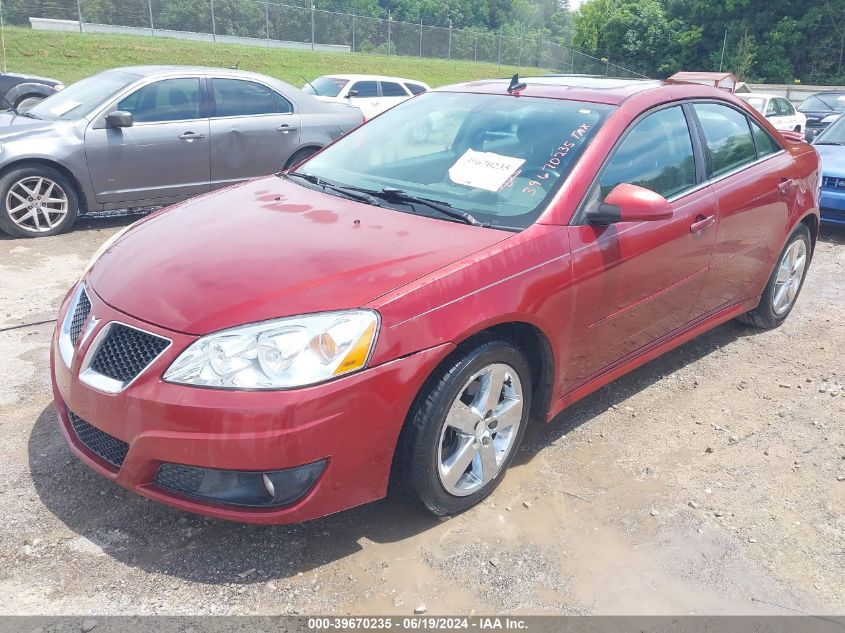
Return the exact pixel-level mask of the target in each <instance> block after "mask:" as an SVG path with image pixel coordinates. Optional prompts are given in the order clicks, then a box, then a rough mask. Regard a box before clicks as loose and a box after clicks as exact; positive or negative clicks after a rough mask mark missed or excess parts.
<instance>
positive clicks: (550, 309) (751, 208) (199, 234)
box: [52, 77, 820, 523]
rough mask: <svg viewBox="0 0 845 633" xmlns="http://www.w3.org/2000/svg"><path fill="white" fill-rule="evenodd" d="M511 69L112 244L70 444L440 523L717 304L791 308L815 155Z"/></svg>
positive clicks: (813, 192) (201, 491) (640, 87)
mask: <svg viewBox="0 0 845 633" xmlns="http://www.w3.org/2000/svg"><path fill="white" fill-rule="evenodd" d="M524 81H525V83H524V84H523V85H518V84H517V82H516V81H513V82H510V83H509V82H508V81H499V80H496V81H479V82H473V83H467V84H462V85H457V86H452V87H449V88H445V89H442V90H438V91H434V92H431V93H427V94H424V95H421V96H419V97H417V98H415V99H412V100H410V101H408V102H407V103H405V104H403V105H401V106H398V107H396V108H394V109H392V110H389V111H388V112H386V113H384V114H383V115H381V116H379V117H376V118H375V119H373V120H372V121H370V122H369V123H367V124H366V125H364V126H362V127H360V128H358V129H357V130H355V131H353V132H352V133H350V134H348V135H347V136H345V137H344V138H342V139H340V140H339V141H337V142H336V143H335V144H333V145H331V146H329V147H327V148H326V149H324V150H323V151H322V152H320V153H319V154H317V155H315V156H314V157H312V158H311V159H309V160H307V161H306V162H305V163H304V164H301V165H299V166H298V167H297V168H296V169H295V171H291V172H289V173H285V174H280V175H278V176H271V177H267V178H262V179H259V180H254V181H251V182H248V183H246V184H242V185H240V186H235V187H231V188H228V189H226V190H223V191H219V192H216V193H212V194H209V195H205V196H202V197H199V198H195V199H192V200H190V201H188V202H185V203H182V204H180V205H177V206H175V207H171V208H170V209H166V210H164V211H162V212H159V213H156V214H154V215H151V216H150V217H148V218H147V219H145V220H143V221H141V222H138V223H137V224H135V225H134V226H132V227H130V228H128V229H127V230H125V231H124V232H122V233H120V234H118V235H116V236H115V237H114V238H113V239H112V240H110V241H109V242H107V243H106V244H105V245H104V246H103V247H102V248H101V250H100V252H99V253H98V254H97V255H96V256H95V257H94V259H93V260H92V263H91V264H90V265H89V268H88V269H87V271H86V273H85V274H84V276H83V277H82V279H81V280H80V282H79V283H78V284H77V285H76V286H75V287H74V288H73V289H72V290H71V292H70V293H69V294H68V296H67V298H66V299H65V301H64V302H63V304H62V306H61V312H60V315H59V321H58V327H57V329H56V332H55V336H54V339H53V347H52V349H53V360H52V372H53V385H54V392H55V399H56V409H57V412H58V417H59V422H60V425H61V429H62V431H63V433H64V435H65V437H66V438H67V441H68V442H69V444H70V446H71V448H72V450H73V451H74V453H76V455H78V456H79V458H80V459H82V460H83V461H84V462H85V463H86V464H88V465H89V466H90V467H91V468H93V469H94V470H96V471H97V472H99V473H100V474H102V475H103V476H104V477H107V478H109V479H111V480H113V481H115V482H117V483H118V484H120V485H122V486H125V487H126V488H129V489H130V490H134V491H135V492H137V493H139V494H141V495H144V496H145V497H149V498H150V499H154V500H156V501H160V502H162V503H167V504H170V505H173V506H176V507H179V508H183V509H185V510H189V511H192V512H199V513H202V514H207V515H211V516H216V517H222V518H225V519H233V520H238V521H251V522H262V523H289V522H295V521H302V520H306V519H312V518H314V517H319V516H322V515H325V514H328V513H331V512H336V511H338V510H343V509H345V508H350V507H352V506H356V505H358V504H362V503H366V502H368V501H372V500H374V499H378V498H380V497H382V496H384V495H385V494H386V491H387V487H388V481H395V482H396V484H397V485H398V486H399V487H401V489H403V490H404V491H405V492H406V493H407V494H408V495H409V496H410V497H411V498H412V499H414V500H415V501H416V502H418V503H420V504H422V505H423V506H424V507H426V508H428V509H429V510H430V511H431V512H434V513H436V514H449V513H455V512H460V511H462V510H464V509H466V508H469V507H470V506H472V505H473V504H476V503H478V502H479V501H480V500H481V499H483V498H484V497H485V496H486V495H488V494H490V492H491V491H492V490H493V489H494V488H495V487H496V485H497V484H498V483H499V481H500V480H501V479H502V477H503V476H504V473H505V470H506V469H507V467H508V465H509V464H510V462H511V460H512V459H513V457H514V453H515V452H516V450H517V448H518V447H519V444H520V441H521V440H522V437H523V434H524V432H525V429H526V426H527V425H528V424H529V423H530V421H533V420H541V421H546V420H551V419H552V418H553V417H554V416H555V415H556V414H558V413H559V412H560V411H561V410H563V409H564V408H565V407H566V406H567V405H569V404H571V403H572V402H574V401H575V400H577V399H578V398H581V397H582V396H584V395H585V394H587V393H589V392H591V391H594V390H595V389H597V388H599V387H601V386H602V385H604V384H606V383H608V382H609V381H611V380H613V379H615V378H617V377H619V376H621V375H622V374H624V373H625V372H627V371H629V370H631V369H632V368H634V367H636V366H638V365H641V364H643V363H645V362H646V361H648V360H650V359H652V358H654V357H656V356H658V355H659V354H661V353H663V352H665V351H667V350H669V349H671V348H673V347H675V346H677V345H679V344H681V343H683V342H684V341H688V340H689V339H691V338H693V337H694V336H696V335H698V334H701V333H702V332H704V331H706V330H709V329H710V328H713V327H715V326H716V325H718V324H720V323H723V322H725V321H727V320H728V319H732V318H737V317H738V318H740V319H741V320H743V321H745V322H747V323H749V324H752V325H754V326H758V327H762V328H771V327H775V326H777V325H779V324H780V323H781V322H782V321H783V320H784V319H785V318H786V317H787V315H788V314H789V312H790V310H791V309H792V307H793V306H794V304H795V300H796V298H797V296H798V293H799V291H800V290H801V285H802V283H803V280H804V276H805V273H806V271H807V267H808V264H809V262H810V259H811V256H812V253H813V246H814V244H815V240H816V233H817V228H818V223H819V217H818V195H819V179H820V175H819V159H818V156H817V155H816V152H815V150H814V149H813V148H812V147H810V146H809V145H807V144H806V143H803V142H800V141H798V140H796V139H794V138H793V137H792V136H790V135H787V136H786V137H785V136H783V135H781V134H780V133H778V132H777V131H775V129H774V128H773V127H772V126H771V125H770V124H769V123H768V122H767V121H766V120H765V119H764V118H762V117H761V116H760V115H759V114H758V113H757V112H756V111H754V110H752V109H751V108H749V107H748V106H747V105H746V104H745V103H743V102H742V101H739V100H738V99H736V98H734V97H733V96H732V95H730V94H728V93H726V92H723V91H719V90H715V89H712V88H707V87H704V86H698V85H685V84H671V83H661V82H656V81H630V80H612V79H606V78H584V77H580V78H578V77H573V78H566V77H541V78H534V79H526V80H524Z"/></svg>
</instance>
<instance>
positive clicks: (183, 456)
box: [51, 289, 454, 523]
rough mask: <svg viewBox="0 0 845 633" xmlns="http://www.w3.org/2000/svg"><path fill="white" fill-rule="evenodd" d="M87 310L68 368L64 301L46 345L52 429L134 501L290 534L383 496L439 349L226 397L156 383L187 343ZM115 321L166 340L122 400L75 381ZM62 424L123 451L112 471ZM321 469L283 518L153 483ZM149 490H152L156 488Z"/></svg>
mask: <svg viewBox="0 0 845 633" xmlns="http://www.w3.org/2000/svg"><path fill="white" fill-rule="evenodd" d="M88 296H89V299H90V301H91V304H92V308H91V316H89V318H88V320H87V322H86V323H87V324H90V323H91V322H92V317H93V318H94V319H95V320H94V321H93V322H94V323H95V325H94V326H93V327H91V328H90V330H88V329H87V328H88V325H87V324H86V327H85V328H83V332H85V334H83V336H82V337H81V339H82V340H81V342H80V344H79V346H78V348H77V350H76V351H75V353H74V355H73V359H72V362H71V363H70V367H68V366H67V365H66V364H65V362H64V361H63V359H62V356H61V354H60V352H59V349H58V344H59V335H58V334H59V330H60V328H61V323H62V322H63V320H64V316H65V312H66V310H67V308H68V302H69V298H70V295H69V296H68V299H66V300H65V302H64V304H63V306H62V309H61V312H60V315H59V327H58V328H57V330H56V333H55V334H54V336H53V345H52V354H51V368H52V379H53V393H54V396H55V400H56V411H57V415H58V419H59V425H60V427H61V430H62V432H63V434H64V436H65V439H66V440H67V442H68V444H69V445H70V447H71V450H72V451H73V452H74V453H75V454H76V455H77V456H78V457H79V458H80V459H81V460H82V461H83V462H84V463H86V464H87V465H88V466H90V467H91V468H92V469H94V470H95V471H97V472H98V473H100V474H101V475H103V476H104V477H106V478H108V479H111V480H112V481H114V482H116V483H118V484H119V485H121V486H123V487H125V488H128V489H129V490H132V491H134V492H137V493H138V494H140V495H143V496H145V497H148V498H150V499H153V500H155V501H159V502H162V503H166V504H168V505H171V506H175V507H178V508H181V509H184V510H188V511H191V512H196V513H199V514H205V515H209V516H214V517H218V518H223V519H230V520H235V521H244V522H254V523H295V522H299V521H305V520H308V519H313V518H316V517H320V516H324V515H326V514H331V513H333V512H337V511H340V510H344V509H347V508H351V507H354V506H356V505H360V504H362V503H366V502H368V501H372V500H375V499H379V498H381V497H383V496H384V495H385V493H386V490H387V482H388V478H389V474H390V465H391V460H392V458H393V451H394V447H395V445H396V440H397V438H398V435H399V431H400V430H401V427H402V424H403V422H404V420H405V416H406V414H407V412H408V410H409V408H410V406H411V403H412V402H413V399H414V397H415V396H416V394H417V392H418V391H419V389H420V387H421V386H422V383H423V381H424V380H425V379H426V377H427V376H428V375H429V374H430V373H431V371H433V369H434V368H435V367H436V366H437V364H438V363H439V362H440V361H441V360H442V359H443V358H444V357H445V356H446V355H447V354H448V353H449V352H450V351H451V350H452V349H454V347H453V346H452V345H451V344H444V345H441V346H438V347H436V348H432V349H428V350H425V351H421V352H418V353H416V354H413V355H411V356H408V357H405V358H402V359H398V360H395V361H392V362H388V363H385V364H382V365H380V366H378V367H373V368H370V369H367V370H364V371H361V372H359V373H357V374H352V375H349V376H346V377H343V378H340V379H337V380H334V381H331V382H327V383H324V384H321V385H316V386H312V387H306V388H302V389H293V390H288V391H252V392H244V391H229V390H218V389H207V388H199V387H187V386H184V385H174V384H170V383H166V382H164V381H163V380H162V379H161V376H162V374H163V372H164V370H165V369H166V368H167V367H168V366H169V365H170V363H172V362H173V360H175V358H176V357H177V356H178V355H179V353H181V352H182V351H183V350H184V349H185V348H186V347H187V346H188V345H189V344H190V343H192V342H193V341H194V340H195V339H196V337H194V336H190V335H186V334H181V333H178V332H172V331H169V330H164V329H162V328H159V327H156V326H154V325H150V324H148V323H145V322H142V321H139V320H137V319H134V318H133V317H131V316H129V315H126V314H123V313H122V312H119V311H117V310H115V309H114V308H112V307H110V306H108V305H107V304H105V303H104V302H103V301H102V300H101V299H100V298H99V297H98V296H97V295H96V294H95V292H92V291H91V290H90V289H88ZM112 321H120V322H122V323H126V324H128V325H130V326H134V327H137V328H140V329H143V330H145V331H147V332H150V333H152V334H156V335H159V336H163V337H166V338H168V339H170V340H172V342H173V343H172V345H170V347H169V348H168V349H167V350H165V351H164V352H163V353H162V354H161V356H159V357H158V358H157V359H156V360H155V361H153V363H152V364H151V365H150V366H149V367H148V368H147V369H146V370H145V371H144V372H143V373H142V374H141V375H140V376H138V378H136V379H135V380H134V381H133V382H132V383H131V384H130V385H129V386H128V387H126V389H125V390H123V391H121V392H119V393H116V394H110V393H105V392H103V391H98V390H97V389H95V388H94V387H92V386H90V385H89V384H86V383H84V382H82V381H81V380H80V379H79V371H80V368H81V367H82V366H83V362H84V359H85V356H86V353H87V352H88V351H89V346H90V343H91V341H94V340H95V339H96V337H97V333H98V331H99V330H100V329H102V328H103V327H105V326H106V325H107V324H108V323H110V322H112ZM72 416H73V417H74V418H79V419H82V420H84V422H85V423H87V424H88V425H90V426H91V427H94V431H93V432H94V433H96V431H97V430H99V431H102V432H103V433H105V434H108V436H111V438H114V439H115V440H117V441H118V442H119V443H122V444H120V445H121V446H123V445H124V444H125V456H124V457H122V459H120V460H112V461H116V462H117V463H119V466H116V465H115V464H114V463H112V462H110V461H108V460H106V459H103V458H102V456H101V455H102V454H103V453H102V452H100V454H98V453H97V452H95V451H93V450H91V448H90V442H89V444H86V443H84V442H83V441H81V439H80V435H79V434H78V432H77V430H75V429H74V425H73V423H72ZM317 462H322V463H323V467H322V468H321V469H320V472H319V473H318V476H317V478H316V481H314V482H313V483H309V486H310V487H309V488H308V489H307V490H305V491H304V493H303V495H302V496H300V497H299V498H298V499H296V500H295V501H294V502H293V503H291V504H290V505H286V506H284V507H273V508H262V507H241V506H234V505H231V504H227V503H215V502H211V501H208V500H203V499H198V498H196V497H191V496H188V495H185V494H179V493H177V492H174V491H173V490H172V489H167V488H164V487H162V486H160V485H157V483H156V475H157V473H158V472H159V467H160V466H161V465H162V464H165V463H168V464H177V465H183V466H188V467H197V468H206V469H216V470H223V471H249V472H252V473H255V472H261V473H264V472H277V471H285V470H287V469H299V468H300V467H303V466H307V465H309V464H314V463H317ZM159 481H161V480H159Z"/></svg>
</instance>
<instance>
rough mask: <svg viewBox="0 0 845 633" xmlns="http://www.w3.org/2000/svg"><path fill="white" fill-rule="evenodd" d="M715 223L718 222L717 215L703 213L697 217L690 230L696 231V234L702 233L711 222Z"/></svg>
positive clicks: (691, 231)
mask: <svg viewBox="0 0 845 633" xmlns="http://www.w3.org/2000/svg"><path fill="white" fill-rule="evenodd" d="M715 223H716V216H715V215H708V216H707V217H704V216H703V215H699V216H698V217H697V218H696V219H695V222H693V223H692V224H690V227H689V231H690V233H694V234H695V235H701V234H702V233H703V232H704V229H706V228H707V227H708V226H710V225H711V224H715Z"/></svg>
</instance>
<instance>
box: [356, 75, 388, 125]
mask: <svg viewBox="0 0 845 633" xmlns="http://www.w3.org/2000/svg"><path fill="white" fill-rule="evenodd" d="M353 91H354V92H353ZM347 96H348V99H349V103H351V104H352V105H354V106H355V107H356V108H358V109H359V110H361V112H363V113H364V116H365V117H366V118H368V119H371V118H372V117H374V116H375V115H377V114H378V113H379V112H381V110H382V107H381V96H380V94H379V85H378V82H377V81H370V80H361V81H356V82H355V83H353V84H352V85H351V86H349V91H348V92H347Z"/></svg>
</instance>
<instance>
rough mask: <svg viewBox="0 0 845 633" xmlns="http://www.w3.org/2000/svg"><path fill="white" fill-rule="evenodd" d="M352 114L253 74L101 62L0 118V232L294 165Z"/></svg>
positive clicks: (176, 195) (41, 228)
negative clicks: (103, 67)
mask: <svg viewBox="0 0 845 633" xmlns="http://www.w3.org/2000/svg"><path fill="white" fill-rule="evenodd" d="M362 121H363V117H362V116H361V112H360V111H359V110H358V109H357V108H354V107H351V106H348V105H342V104H336V103H324V102H322V101H319V100H318V99H315V98H314V97H312V96H311V95H307V94H305V93H303V92H302V91H301V90H298V89H297V88H294V87H293V86H289V85H288V84H286V83H284V82H281V81H278V80H276V79H273V78H271V77H266V76H264V75H258V74H255V73H249V72H243V71H237V70H226V69H222V68H192V67H187V66H186V67H179V66H137V67H131V68H120V69H115V70H109V71H106V72H103V73H100V74H98V75H94V76H93V77H89V78H87V79H83V80H82V81H79V82H77V83H75V84H73V85H72V86H69V87H68V88H66V89H65V90H63V91H61V92H58V93H56V94H55V95H53V96H52V97H49V98H47V99H45V100H44V101H42V102H41V103H39V104H37V105H36V106H34V107H33V108H32V109H30V110H29V111H27V112H25V113H23V114H15V113H6V114H2V115H0V146H2V149H3V151H2V153H0V170H2V171H0V203H2V208H0V229H2V230H3V231H5V232H6V233H8V234H10V235H14V236H16V237H38V236H44V235H54V234H56V233H60V232H62V231H65V230H67V229H68V228H70V227H71V226H72V225H73V223H74V221H75V220H76V217H77V215H78V214H79V213H80V212H90V211H97V210H104V209H123V208H132V207H150V206H159V205H164V204H169V203H172V202H176V201H178V200H183V199H185V198H188V197H190V196H193V195H196V194H198V193H203V192H206V191H209V190H211V189H215V188H217V187H222V186H225V185H230V184H232V183H235V182H239V181H241V180H246V179H247V178H254V177H256V176H263V175H266V174H270V173H273V172H276V171H279V170H281V169H283V168H285V167H288V166H290V165H293V164H296V163H298V162H299V161H301V160H303V159H305V158H306V157H308V156H310V155H311V154H313V153H314V152H315V151H317V150H318V149H320V148H321V147H323V146H324V145H327V144H329V143H331V142H332V141H333V140H334V139H336V138H338V137H340V136H341V135H343V134H344V133H346V132H348V131H349V130H351V129H352V128H354V127H356V126H358V125H360V123H361V122H362Z"/></svg>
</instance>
